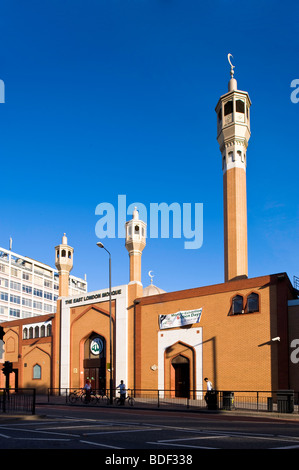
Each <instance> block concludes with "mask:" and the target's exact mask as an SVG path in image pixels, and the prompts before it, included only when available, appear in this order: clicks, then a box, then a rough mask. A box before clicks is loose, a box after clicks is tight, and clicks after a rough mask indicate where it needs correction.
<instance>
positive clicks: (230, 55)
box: [227, 53, 235, 78]
mask: <svg viewBox="0 0 299 470" xmlns="http://www.w3.org/2000/svg"><path fill="white" fill-rule="evenodd" d="M231 57H232V58H233V56H232V54H231V53H229V54H227V60H228V62H229V65H230V76H231V78H233V76H234V68H235V65H233V64H232V63H231V60H230V58H231Z"/></svg>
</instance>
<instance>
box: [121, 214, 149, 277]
mask: <svg viewBox="0 0 299 470" xmlns="http://www.w3.org/2000/svg"><path fill="white" fill-rule="evenodd" d="M145 245H146V223H145V222H143V221H142V220H139V214H138V210H137V207H135V209H134V211H133V219H132V220H129V221H128V222H126V248H127V250H128V252H129V256H130V284H139V285H142V283H141V255H142V251H143V249H144V247H145Z"/></svg>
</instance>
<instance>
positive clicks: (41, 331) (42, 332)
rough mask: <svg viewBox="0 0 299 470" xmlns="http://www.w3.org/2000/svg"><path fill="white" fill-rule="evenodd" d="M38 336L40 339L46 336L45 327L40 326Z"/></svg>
mask: <svg viewBox="0 0 299 470" xmlns="http://www.w3.org/2000/svg"><path fill="white" fill-rule="evenodd" d="M40 335H41V338H43V337H44V336H46V328H45V325H42V326H41V329H40Z"/></svg>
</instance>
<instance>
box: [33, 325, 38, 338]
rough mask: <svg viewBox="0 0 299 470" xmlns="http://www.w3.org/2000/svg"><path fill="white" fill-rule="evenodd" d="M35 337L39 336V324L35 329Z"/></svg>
mask: <svg viewBox="0 0 299 470" xmlns="http://www.w3.org/2000/svg"><path fill="white" fill-rule="evenodd" d="M34 337H35V338H39V327H38V326H36V327H35V329H34Z"/></svg>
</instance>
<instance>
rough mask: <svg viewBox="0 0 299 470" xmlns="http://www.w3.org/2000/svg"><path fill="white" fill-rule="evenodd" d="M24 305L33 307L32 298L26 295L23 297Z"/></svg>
mask: <svg viewBox="0 0 299 470" xmlns="http://www.w3.org/2000/svg"><path fill="white" fill-rule="evenodd" d="M22 305H23V306H24V307H30V308H31V307H32V300H31V299H26V298H25V297H24V298H23V299H22Z"/></svg>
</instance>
